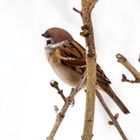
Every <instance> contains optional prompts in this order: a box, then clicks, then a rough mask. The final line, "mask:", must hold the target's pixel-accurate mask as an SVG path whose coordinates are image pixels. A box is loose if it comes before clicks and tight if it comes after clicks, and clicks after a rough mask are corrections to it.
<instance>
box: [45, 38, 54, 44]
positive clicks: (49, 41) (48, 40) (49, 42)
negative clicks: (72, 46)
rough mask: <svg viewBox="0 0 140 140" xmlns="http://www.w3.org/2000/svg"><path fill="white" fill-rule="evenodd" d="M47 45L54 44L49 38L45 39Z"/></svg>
mask: <svg viewBox="0 0 140 140" xmlns="http://www.w3.org/2000/svg"><path fill="white" fill-rule="evenodd" d="M46 41H47V45H48V44H53V43H54V41H53V39H52V38H51V37H50V38H47V40H46Z"/></svg>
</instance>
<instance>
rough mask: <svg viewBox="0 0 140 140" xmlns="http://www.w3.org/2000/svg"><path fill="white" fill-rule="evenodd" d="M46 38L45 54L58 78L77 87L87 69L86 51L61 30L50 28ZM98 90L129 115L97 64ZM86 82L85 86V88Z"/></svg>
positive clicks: (45, 35)
mask: <svg viewBox="0 0 140 140" xmlns="http://www.w3.org/2000/svg"><path fill="white" fill-rule="evenodd" d="M42 36H43V37H45V38H46V47H45V54H46V57H47V59H48V62H49V64H50V65H51V66H52V68H53V70H54V72H55V73H56V74H57V75H58V77H59V78H60V79H61V80H62V81H63V82H65V83H67V84H68V85H70V86H72V87H75V86H76V84H77V83H78V81H79V80H80V78H81V76H82V74H83V73H84V71H85V69H86V59H85V49H84V48H83V47H82V46H81V45H80V44H79V43H78V42H76V41H75V40H74V39H73V37H72V35H70V33H68V32H67V31H66V30H64V29H61V28H56V27H54V28H50V29H48V30H47V31H46V32H45V33H43V34H42ZM96 72H97V73H96V74H97V88H100V89H102V90H103V91H104V92H105V93H107V94H108V95H109V96H110V97H111V98H112V100H113V101H114V102H115V103H116V104H117V105H118V107H119V108H120V109H121V110H122V112H123V113H125V114H127V113H129V110H128V109H127V107H126V106H125V105H124V104H123V102H122V101H121V100H120V99H119V98H118V97H117V95H116V94H115V92H114V91H113V89H112V88H111V87H110V84H111V81H110V80H109V79H108V78H107V77H106V75H105V73H104V71H103V70H102V69H101V67H100V66H99V65H98V64H97V66H96ZM85 86H86V82H85V84H84V87H83V88H85Z"/></svg>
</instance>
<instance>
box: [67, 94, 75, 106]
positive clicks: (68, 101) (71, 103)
mask: <svg viewBox="0 0 140 140" xmlns="http://www.w3.org/2000/svg"><path fill="white" fill-rule="evenodd" d="M66 102H67V103H68V104H69V105H71V106H72V107H73V106H74V104H75V101H74V99H73V98H71V97H70V96H68V97H67V98H66Z"/></svg>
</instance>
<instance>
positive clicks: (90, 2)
mask: <svg viewBox="0 0 140 140" xmlns="http://www.w3.org/2000/svg"><path fill="white" fill-rule="evenodd" d="M97 2H98V0H89V5H90V10H89V12H90V13H91V12H92V10H93V8H94V6H95V4H96V3H97Z"/></svg>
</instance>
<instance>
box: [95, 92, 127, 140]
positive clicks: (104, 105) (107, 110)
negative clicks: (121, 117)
mask: <svg viewBox="0 0 140 140" xmlns="http://www.w3.org/2000/svg"><path fill="white" fill-rule="evenodd" d="M96 96H97V97H98V99H99V101H100V103H101V104H102V106H103V108H104V109H105V111H106V112H107V114H108V115H109V117H110V118H111V120H112V122H113V125H114V126H115V127H116V129H117V130H118V132H119V133H120V135H121V137H122V138H123V140H128V138H127V137H126V135H125V133H124V132H123V130H122V128H121V127H120V125H119V123H118V121H117V119H116V118H115V117H114V116H113V114H112V113H111V111H110V110H109V108H108V106H107V105H106V103H105V101H104V99H103V97H102V95H101V94H100V92H99V91H98V90H96Z"/></svg>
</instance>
